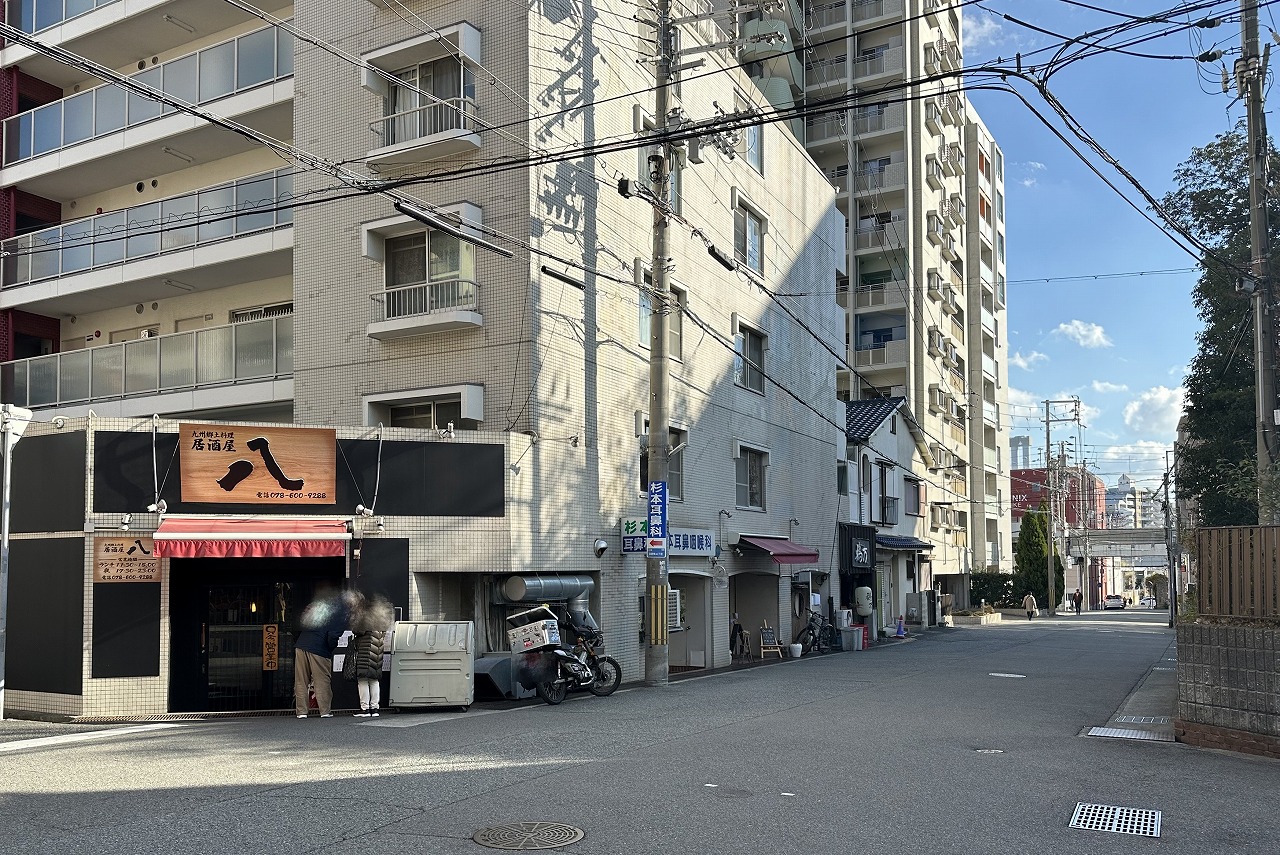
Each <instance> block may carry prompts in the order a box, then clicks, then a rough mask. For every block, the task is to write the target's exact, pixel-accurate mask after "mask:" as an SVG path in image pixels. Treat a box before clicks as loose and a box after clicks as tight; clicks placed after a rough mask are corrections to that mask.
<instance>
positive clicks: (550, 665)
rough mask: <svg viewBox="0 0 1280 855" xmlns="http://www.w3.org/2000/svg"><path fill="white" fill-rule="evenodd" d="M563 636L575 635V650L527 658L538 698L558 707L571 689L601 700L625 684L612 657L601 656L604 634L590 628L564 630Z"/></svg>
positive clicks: (561, 649)
mask: <svg viewBox="0 0 1280 855" xmlns="http://www.w3.org/2000/svg"><path fill="white" fill-rule="evenodd" d="M561 632H562V634H566V633H572V637H573V638H574V639H575V641H574V645H573V647H572V648H568V649H566V648H564V647H553V648H551V649H548V650H539V651H534V652H530V653H526V654H524V659H525V662H524V670H525V671H526V673H528V674H529V675H531V677H532V682H533V688H534V691H536V692H537V694H538V697H539V698H541V699H542V700H543V701H545V702H546V703H549V704H552V705H555V704H558V703H560V702H561V701H563V700H564V699H565V696H566V695H567V694H568V693H569V690H570V689H586V690H587V691H588V692H590V693H591V694H593V695H595V696H597V697H601V698H603V697H605V696H606V695H611V694H613V692H614V690H615V689H617V688H618V685H619V684H620V683H621V682H622V668H621V666H619V665H618V662H617V660H616V659H614V658H613V657H612V656H604V655H601V654H600V652H599V648H600V647H601V646H602V645H603V644H604V633H603V632H601V631H600V630H598V629H592V628H589V627H575V628H573V629H571V630H570V629H568V628H562V630H561ZM522 682H523V681H522Z"/></svg>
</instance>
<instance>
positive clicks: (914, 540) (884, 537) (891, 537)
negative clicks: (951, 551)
mask: <svg viewBox="0 0 1280 855" xmlns="http://www.w3.org/2000/svg"><path fill="white" fill-rule="evenodd" d="M876 546H880V547H883V548H885V549H906V550H911V551H915V550H918V549H933V544H932V543H930V542H929V541H927V540H921V539H920V538H918V537H905V536H902V535H897V534H877V535H876Z"/></svg>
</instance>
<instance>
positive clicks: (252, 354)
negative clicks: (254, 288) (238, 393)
mask: <svg viewBox="0 0 1280 855" xmlns="http://www.w3.org/2000/svg"><path fill="white" fill-rule="evenodd" d="M292 373H293V316H292V315H284V316H281V317H278V318H268V319H266V320H261V321H250V322H247V323H241V324H228V325H227V326H222V327H209V328H208V329H202V330H191V331H189V332H180V333H174V334H172V335H163V336H158V337H156V338H142V339H138V340H137V341H127V342H122V343H120V344H109V345H104V346H102V347H92V348H86V349H84V350H69V351H66V352H65V353H53V354H49V355H48V356H34V357H31V358H30V359H19V360H15V361H13V362H6V363H3V364H0V393H2V394H3V395H4V400H6V401H12V402H14V403H17V404H19V405H21V406H24V407H51V406H64V405H69V404H84V403H93V402H95V401H103V400H112V399H117V398H127V397H131V396H135V395H154V394H160V393H163V392H177V391H183V390H187V389H193V388H197V387H200V386H216V385H226V384H231V383H240V382H245V381H250V380H271V379H275V378H278V377H284V376H288V375H291V374H292Z"/></svg>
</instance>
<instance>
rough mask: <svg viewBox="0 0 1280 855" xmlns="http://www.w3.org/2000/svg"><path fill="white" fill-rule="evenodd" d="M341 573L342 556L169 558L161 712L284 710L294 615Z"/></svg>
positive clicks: (288, 700) (289, 697)
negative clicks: (165, 696)
mask: <svg viewBox="0 0 1280 855" xmlns="http://www.w3.org/2000/svg"><path fill="white" fill-rule="evenodd" d="M344 570H345V560H344V559H342V558H173V559H171V561H170V580H171V582H170V625H171V627H172V636H171V643H170V655H169V708H170V709H171V710H172V711H174V712H215V711H230V710H272V709H290V708H292V707H293V640H294V638H295V637H296V636H297V633H298V630H299V628H300V627H299V618H300V616H301V614H302V610H303V609H305V608H306V607H307V604H308V603H310V602H311V601H312V599H314V597H315V595H316V592H317V591H318V590H319V589H320V588H322V587H329V588H339V587H340V586H341V585H342V581H343V574H344ZM273 643H274V647H275V649H274V655H273V651H272V649H271V648H272V644H273Z"/></svg>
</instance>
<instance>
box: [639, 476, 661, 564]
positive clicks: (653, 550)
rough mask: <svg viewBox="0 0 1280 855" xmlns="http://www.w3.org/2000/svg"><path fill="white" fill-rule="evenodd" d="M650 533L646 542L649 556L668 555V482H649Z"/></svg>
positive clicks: (646, 553)
mask: <svg viewBox="0 0 1280 855" xmlns="http://www.w3.org/2000/svg"><path fill="white" fill-rule="evenodd" d="M648 519H649V534H648V536H647V537H646V538H645V542H644V554H645V557H647V558H666V557H667V482H666V481H650V482H649V517H648Z"/></svg>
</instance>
